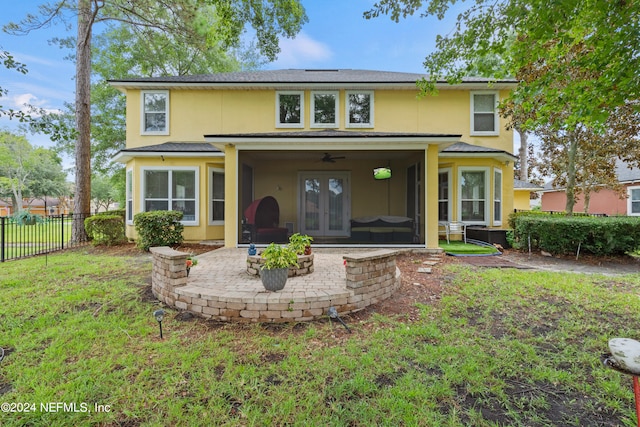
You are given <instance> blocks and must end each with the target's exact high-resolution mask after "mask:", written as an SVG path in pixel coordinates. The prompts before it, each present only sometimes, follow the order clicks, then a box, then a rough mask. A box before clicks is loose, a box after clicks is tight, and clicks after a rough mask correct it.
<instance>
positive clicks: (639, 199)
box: [627, 187, 640, 216]
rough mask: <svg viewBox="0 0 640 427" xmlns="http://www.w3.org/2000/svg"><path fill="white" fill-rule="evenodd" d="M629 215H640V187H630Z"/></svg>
mask: <svg viewBox="0 0 640 427" xmlns="http://www.w3.org/2000/svg"><path fill="white" fill-rule="evenodd" d="M627 191H628V192H629V198H628V199H627V200H628V202H627V204H628V207H627V215H629V216H640V187H629V189H628V190H627Z"/></svg>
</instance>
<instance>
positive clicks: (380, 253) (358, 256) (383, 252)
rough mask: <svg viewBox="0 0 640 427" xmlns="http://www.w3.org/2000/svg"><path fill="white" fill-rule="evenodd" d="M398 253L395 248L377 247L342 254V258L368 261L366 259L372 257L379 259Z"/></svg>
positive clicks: (371, 258)
mask: <svg viewBox="0 0 640 427" xmlns="http://www.w3.org/2000/svg"><path fill="white" fill-rule="evenodd" d="M398 253H399V252H398V251H396V250H390V249H379V250H377V251H373V252H362V253H355V254H349V255H344V256H343V257H342V259H345V260H347V261H368V260H374V259H380V258H387V257H390V256H396V255H398Z"/></svg>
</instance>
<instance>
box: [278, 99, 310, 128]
mask: <svg viewBox="0 0 640 427" xmlns="http://www.w3.org/2000/svg"><path fill="white" fill-rule="evenodd" d="M276 114H277V117H276V127H279V128H301V127H304V92H298V91H296V92H277V93H276Z"/></svg>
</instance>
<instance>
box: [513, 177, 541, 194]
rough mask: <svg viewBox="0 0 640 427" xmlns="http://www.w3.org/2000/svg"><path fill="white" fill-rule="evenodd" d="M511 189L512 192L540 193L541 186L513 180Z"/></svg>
mask: <svg viewBox="0 0 640 427" xmlns="http://www.w3.org/2000/svg"><path fill="white" fill-rule="evenodd" d="M513 189H514V190H528V191H540V190H542V186H540V185H537V184H534V183H532V182H529V181H522V180H520V179H514V180H513Z"/></svg>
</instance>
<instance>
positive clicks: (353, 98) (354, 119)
mask: <svg viewBox="0 0 640 427" xmlns="http://www.w3.org/2000/svg"><path fill="white" fill-rule="evenodd" d="M346 104H347V105H346V124H345V126H346V127H348V128H372V127H373V92H372V91H348V92H347V96H346Z"/></svg>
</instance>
